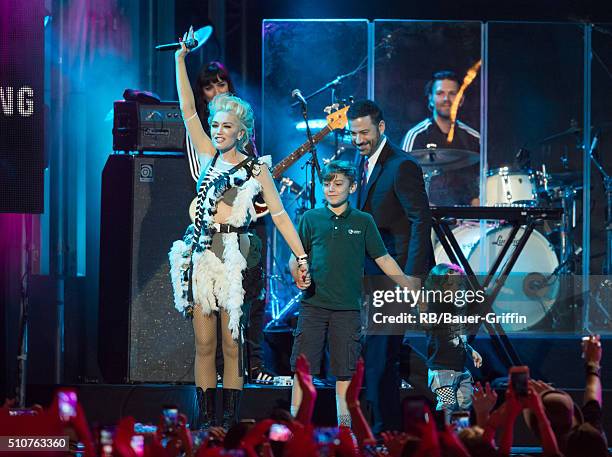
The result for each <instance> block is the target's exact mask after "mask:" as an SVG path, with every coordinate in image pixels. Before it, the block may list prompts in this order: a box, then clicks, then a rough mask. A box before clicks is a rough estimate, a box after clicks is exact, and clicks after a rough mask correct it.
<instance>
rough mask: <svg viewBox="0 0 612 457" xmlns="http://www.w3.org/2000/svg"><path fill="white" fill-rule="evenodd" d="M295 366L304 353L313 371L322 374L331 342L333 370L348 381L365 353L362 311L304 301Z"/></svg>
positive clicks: (296, 339) (330, 354)
mask: <svg viewBox="0 0 612 457" xmlns="http://www.w3.org/2000/svg"><path fill="white" fill-rule="evenodd" d="M293 336H294V337H295V338H294V340H293V351H292V352H291V370H292V371H293V372H295V361H296V359H297V357H298V356H299V355H300V354H304V355H305V356H306V358H307V359H308V362H310V374H312V375H315V376H316V375H318V374H319V371H320V369H321V360H322V358H323V351H324V350H325V343H326V342H329V357H330V371H331V374H332V375H333V376H335V377H336V379H337V380H339V381H348V380H350V379H351V377H352V376H353V373H354V372H355V367H356V365H357V360H358V359H359V356H360V354H361V316H360V312H359V311H352V310H350V311H335V310H331V309H325V308H320V307H318V306H312V305H307V304H301V305H300V315H299V317H298V323H297V328H296V329H295V331H294V332H293Z"/></svg>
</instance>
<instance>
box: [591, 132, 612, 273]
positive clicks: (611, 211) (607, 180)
mask: <svg viewBox="0 0 612 457" xmlns="http://www.w3.org/2000/svg"><path fill="white" fill-rule="evenodd" d="M598 136H599V132H597V133H596V134H595V139H597V137H598ZM596 149H597V143H596V141H595V140H593V143H591V148H590V151H589V156H590V157H591V161H592V162H593V163H594V164H595V167H596V168H597V170H598V171H599V173H600V174H601V178H602V180H603V182H604V188H605V190H606V203H607V208H606V263H605V267H606V268H605V274H607V275H612V176H610V175H609V174H608V173H607V172H606V170H605V169H604V167H603V165H602V164H601V162H600V161H599V159H598V158H597V157H596V156H595V150H596Z"/></svg>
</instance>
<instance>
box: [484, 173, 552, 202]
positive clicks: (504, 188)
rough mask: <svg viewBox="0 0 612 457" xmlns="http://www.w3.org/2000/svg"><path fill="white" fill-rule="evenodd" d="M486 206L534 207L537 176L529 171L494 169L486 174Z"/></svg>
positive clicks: (537, 182)
mask: <svg viewBox="0 0 612 457" xmlns="http://www.w3.org/2000/svg"><path fill="white" fill-rule="evenodd" d="M486 185H487V187H486V191H487V200H486V203H487V206H505V205H513V204H527V205H530V206H535V205H536V200H537V198H538V188H539V185H540V184H539V181H538V174H537V173H534V172H532V171H530V170H527V171H525V170H512V169H510V168H508V167H502V168H495V169H493V170H490V171H489V173H488V174H487V184H486Z"/></svg>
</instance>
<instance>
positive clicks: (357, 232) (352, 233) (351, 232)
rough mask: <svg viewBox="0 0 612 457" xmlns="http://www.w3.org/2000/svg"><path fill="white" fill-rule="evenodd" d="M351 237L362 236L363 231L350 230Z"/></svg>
mask: <svg viewBox="0 0 612 457" xmlns="http://www.w3.org/2000/svg"><path fill="white" fill-rule="evenodd" d="M348 234H349V235H361V230H353V229H348Z"/></svg>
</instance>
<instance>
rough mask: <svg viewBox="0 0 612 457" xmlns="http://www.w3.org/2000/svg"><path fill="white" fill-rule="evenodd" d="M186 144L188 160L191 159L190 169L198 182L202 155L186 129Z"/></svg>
mask: <svg viewBox="0 0 612 457" xmlns="http://www.w3.org/2000/svg"><path fill="white" fill-rule="evenodd" d="M185 136H186V138H185V145H186V146H187V160H189V171H190V172H191V177H192V178H193V180H194V181H195V182H198V178H199V177H200V157H199V156H198V153H197V152H196V150H195V147H194V146H193V143H192V142H191V138H189V133H187V131H185Z"/></svg>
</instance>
